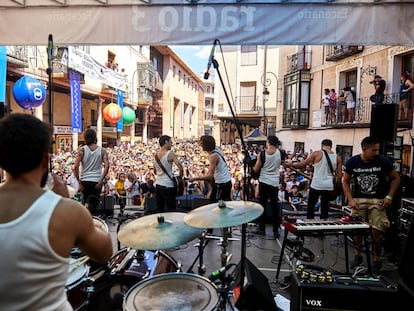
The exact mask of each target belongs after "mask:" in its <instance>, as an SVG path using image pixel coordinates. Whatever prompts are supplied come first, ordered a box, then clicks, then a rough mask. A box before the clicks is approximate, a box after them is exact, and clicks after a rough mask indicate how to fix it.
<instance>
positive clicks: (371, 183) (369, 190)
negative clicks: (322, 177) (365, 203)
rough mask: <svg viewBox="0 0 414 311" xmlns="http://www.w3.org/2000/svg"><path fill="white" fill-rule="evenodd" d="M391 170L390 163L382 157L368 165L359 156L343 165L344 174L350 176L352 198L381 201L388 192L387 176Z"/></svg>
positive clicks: (379, 156) (392, 167) (391, 165)
mask: <svg viewBox="0 0 414 311" xmlns="http://www.w3.org/2000/svg"><path fill="white" fill-rule="evenodd" d="M393 169H394V166H393V164H392V162H391V161H390V160H389V159H388V158H386V157H384V156H383V155H378V156H377V157H375V159H374V160H373V161H372V162H369V163H365V162H363V161H362V159H361V155H355V156H353V157H351V158H350V159H349V160H348V161H347V162H346V164H345V172H347V173H349V174H351V176H352V181H353V188H352V196H353V197H354V198H377V199H383V198H384V197H385V196H386V195H387V193H388V190H389V181H388V174H389V173H390V172H391V171H392V170H393Z"/></svg>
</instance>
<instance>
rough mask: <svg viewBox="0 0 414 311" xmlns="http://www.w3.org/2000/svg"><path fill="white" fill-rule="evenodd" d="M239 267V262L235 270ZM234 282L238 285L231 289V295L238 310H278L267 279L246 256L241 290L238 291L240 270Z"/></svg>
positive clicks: (238, 269)
mask: <svg viewBox="0 0 414 311" xmlns="http://www.w3.org/2000/svg"><path fill="white" fill-rule="evenodd" d="M240 268H241V265H240V263H239V264H238V265H237V271H240ZM236 284H238V285H237V286H236V287H235V288H234V290H233V296H234V301H235V302H236V304H235V305H236V307H237V309H238V310H240V311H248V310H256V311H257V310H265V311H277V310H278V308H277V307H276V302H275V299H274V297H273V294H272V291H271V289H270V286H269V280H268V279H267V278H266V276H265V275H264V274H263V273H262V272H261V271H260V270H259V269H257V268H256V267H255V266H254V264H253V263H252V262H251V261H250V260H249V259H247V258H246V259H245V280H244V282H243V284H244V285H243V292H240V272H239V276H238V278H236Z"/></svg>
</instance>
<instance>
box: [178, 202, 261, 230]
mask: <svg viewBox="0 0 414 311" xmlns="http://www.w3.org/2000/svg"><path fill="white" fill-rule="evenodd" d="M262 213H263V207H262V206H261V205H260V204H258V203H255V202H249V201H220V202H217V203H212V204H207V205H204V206H201V207H198V208H196V209H194V210H192V211H191V212H189V213H188V214H187V215H186V216H185V217H184V222H185V223H186V224H188V225H189V226H192V227H196V228H225V227H231V226H238V225H241V224H244V223H247V222H249V221H252V220H254V219H256V218H257V217H259V216H260V215H261V214H262Z"/></svg>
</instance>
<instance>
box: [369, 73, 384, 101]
mask: <svg viewBox="0 0 414 311" xmlns="http://www.w3.org/2000/svg"><path fill="white" fill-rule="evenodd" d="M370 84H372V85H374V88H375V94H374V95H372V96H371V97H370V100H371V101H372V102H373V103H374V104H377V105H378V104H382V103H383V102H384V97H385V96H384V92H385V85H386V83H385V80H384V79H383V78H382V77H381V76H379V75H376V76H375V77H374V80H373V81H371V82H370Z"/></svg>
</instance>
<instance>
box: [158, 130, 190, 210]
mask: <svg viewBox="0 0 414 311" xmlns="http://www.w3.org/2000/svg"><path fill="white" fill-rule="evenodd" d="M159 143H160V146H161V148H160V150H158V151H157V152H156V153H155V156H154V158H155V161H154V170H155V174H156V176H157V183H156V186H155V201H156V205H157V209H156V210H154V212H155V213H160V212H164V211H175V210H177V201H176V197H177V188H176V186H175V185H174V182H173V176H174V174H173V163H174V164H175V165H176V166H177V168H178V171H179V175H180V176H181V177H183V175H184V168H183V166H182V164H181V162H180V161H179V160H178V158H177V155H176V154H175V153H174V152H172V151H171V147H172V144H173V142H172V140H171V137H170V136H168V135H163V136H161V137H160V139H159Z"/></svg>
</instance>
